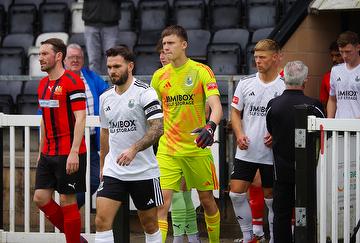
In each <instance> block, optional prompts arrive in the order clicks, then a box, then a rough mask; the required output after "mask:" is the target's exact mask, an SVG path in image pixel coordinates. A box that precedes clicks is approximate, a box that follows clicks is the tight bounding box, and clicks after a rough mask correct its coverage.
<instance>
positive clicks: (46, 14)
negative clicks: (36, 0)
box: [39, 3, 70, 33]
mask: <svg viewBox="0 0 360 243" xmlns="http://www.w3.org/2000/svg"><path fill="white" fill-rule="evenodd" d="M39 15H40V33H46V32H66V33H67V32H68V29H69V19H70V14H69V8H68V5H67V4H66V3H43V4H41V6H40V10H39Z"/></svg>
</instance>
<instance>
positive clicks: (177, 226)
mask: <svg viewBox="0 0 360 243" xmlns="http://www.w3.org/2000/svg"><path fill="white" fill-rule="evenodd" d="M173 226H174V227H176V228H178V229H180V226H181V224H178V225H176V224H173Z"/></svg>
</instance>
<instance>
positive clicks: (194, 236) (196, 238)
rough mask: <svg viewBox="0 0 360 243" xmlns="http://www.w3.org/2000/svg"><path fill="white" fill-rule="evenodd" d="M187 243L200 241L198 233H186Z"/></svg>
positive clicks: (198, 242) (199, 242)
mask: <svg viewBox="0 0 360 243" xmlns="http://www.w3.org/2000/svg"><path fill="white" fill-rule="evenodd" d="M187 238H188V242H189V243H201V241H200V237H199V233H196V234H192V235H187Z"/></svg>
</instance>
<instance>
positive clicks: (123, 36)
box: [116, 31, 137, 50]
mask: <svg viewBox="0 0 360 243" xmlns="http://www.w3.org/2000/svg"><path fill="white" fill-rule="evenodd" d="M136 41H137V35H136V33H135V32H132V31H119V37H118V42H117V43H116V44H118V45H126V46H127V47H129V48H130V49H131V50H133V49H134V46H135V44H136Z"/></svg>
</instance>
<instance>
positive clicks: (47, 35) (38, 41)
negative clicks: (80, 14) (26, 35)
mask: <svg viewBox="0 0 360 243" xmlns="http://www.w3.org/2000/svg"><path fill="white" fill-rule="evenodd" d="M49 38H58V39H61V40H62V41H63V42H64V43H65V45H67V43H68V41H69V35H68V34H67V33H65V32H50V33H42V34H40V35H38V37H36V40H35V46H36V47H40V45H41V42H43V41H45V40H47V39H49Z"/></svg>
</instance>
